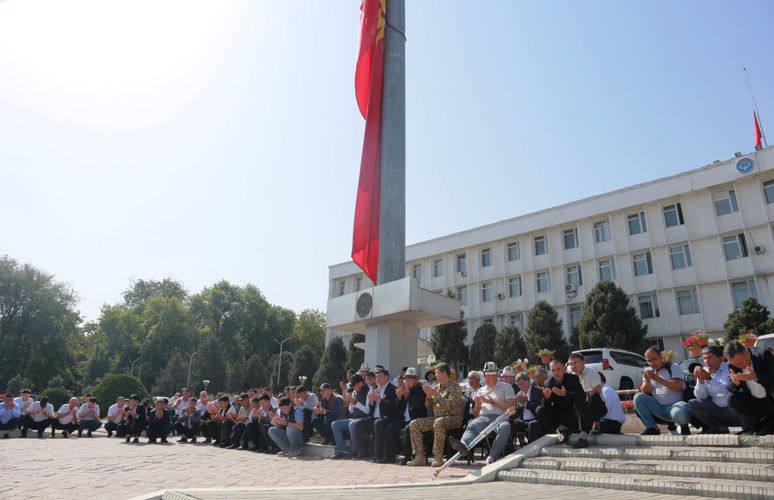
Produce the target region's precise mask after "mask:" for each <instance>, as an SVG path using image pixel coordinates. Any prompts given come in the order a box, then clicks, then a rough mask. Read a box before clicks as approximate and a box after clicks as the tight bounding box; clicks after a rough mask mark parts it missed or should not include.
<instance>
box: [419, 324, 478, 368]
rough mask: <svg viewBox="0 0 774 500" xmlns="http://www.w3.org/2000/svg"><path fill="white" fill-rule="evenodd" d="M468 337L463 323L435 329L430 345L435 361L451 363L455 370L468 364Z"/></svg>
mask: <svg viewBox="0 0 774 500" xmlns="http://www.w3.org/2000/svg"><path fill="white" fill-rule="evenodd" d="M467 337H468V330H467V329H466V328H465V323H464V322H462V321H460V322H457V323H451V324H448V325H442V326H436V327H435V328H433V333H432V335H431V336H430V345H431V347H432V348H433V354H434V355H435V359H436V360H437V361H444V362H446V363H449V365H451V366H453V367H454V368H459V367H460V366H461V365H463V364H466V363H467V362H468V346H467V345H465V340H466V339H467ZM420 354H421V353H420Z"/></svg>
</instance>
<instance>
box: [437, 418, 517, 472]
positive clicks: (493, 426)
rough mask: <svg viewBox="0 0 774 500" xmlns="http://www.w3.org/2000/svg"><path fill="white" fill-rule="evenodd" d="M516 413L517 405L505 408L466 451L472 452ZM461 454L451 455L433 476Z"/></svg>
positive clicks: (474, 439) (459, 452)
mask: <svg viewBox="0 0 774 500" xmlns="http://www.w3.org/2000/svg"><path fill="white" fill-rule="evenodd" d="M514 413H516V407H514V406H511V407H510V408H508V409H507V410H505V413H503V414H502V415H499V416H498V417H497V418H496V419H494V420H493V421H492V423H491V424H489V425H487V426H486V427H485V428H484V429H482V430H481V432H479V433H478V436H476V437H475V438H473V441H471V442H470V444H469V445H467V446H466V447H465V449H466V453H470V451H471V450H472V449H473V448H475V447H476V445H477V444H478V443H480V442H481V441H483V440H484V439H486V437H487V436H488V435H489V433H490V432H492V431H493V430H495V429H496V428H497V426H498V425H500V424H501V423H503V421H505V420H508V419H509V418H510V417H511V415H513V414H514ZM461 456H462V452H461V451H458V452H457V453H455V454H454V456H453V457H451V458H450V459H449V460H447V461H446V462H444V464H443V465H441V466H440V467H438V468H437V469H436V470H434V471H433V476H434V477H438V475H439V474H440V473H441V472H442V471H443V470H444V469H446V468H447V467H449V466H450V465H451V464H453V463H454V462H455V461H456V460H457V459H458V458H460V457H461Z"/></svg>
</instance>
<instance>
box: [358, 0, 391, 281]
mask: <svg viewBox="0 0 774 500" xmlns="http://www.w3.org/2000/svg"><path fill="white" fill-rule="evenodd" d="M386 4H387V0H363V2H362V3H361V5H360V10H361V15H360V39H359V41H358V49H359V50H358V58H357V65H356V67H355V97H356V99H357V105H358V108H360V113H361V114H362V115H363V117H364V118H365V119H366V126H365V134H364V137H363V153H362V156H361V157H360V180H359V181H358V185H357V201H356V202H355V224H354V229H353V233H352V260H353V261H354V262H355V264H357V265H358V266H360V268H361V269H362V270H363V272H364V273H365V274H366V276H368V277H369V278H371V281H373V282H374V283H376V274H377V269H378V267H379V209H380V203H379V198H380V196H379V194H380V193H379V190H380V182H379V181H380V176H381V149H382V148H381V146H382V144H381V143H382V77H383V73H384V24H385V13H386V11H387V10H386Z"/></svg>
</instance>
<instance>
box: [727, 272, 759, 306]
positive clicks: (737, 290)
mask: <svg viewBox="0 0 774 500" xmlns="http://www.w3.org/2000/svg"><path fill="white" fill-rule="evenodd" d="M749 297H752V298H754V299H756V300H757V299H758V287H757V286H755V280H754V279H750V280H747V281H735V282H733V283H731V298H732V299H733V300H734V308H736V309H739V308H740V307H742V302H744V301H745V299H747V298H749Z"/></svg>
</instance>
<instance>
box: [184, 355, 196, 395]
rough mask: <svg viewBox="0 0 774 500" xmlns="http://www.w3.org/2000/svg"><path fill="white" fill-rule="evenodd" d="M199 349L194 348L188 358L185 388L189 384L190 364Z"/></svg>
mask: <svg viewBox="0 0 774 500" xmlns="http://www.w3.org/2000/svg"><path fill="white" fill-rule="evenodd" d="M198 352H199V349H197V350H195V351H194V352H192V353H191V356H190V357H189V358H188V379H187V380H186V382H185V386H186V388H188V387H190V385H191V364H193V357H194V356H196V354H198Z"/></svg>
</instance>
